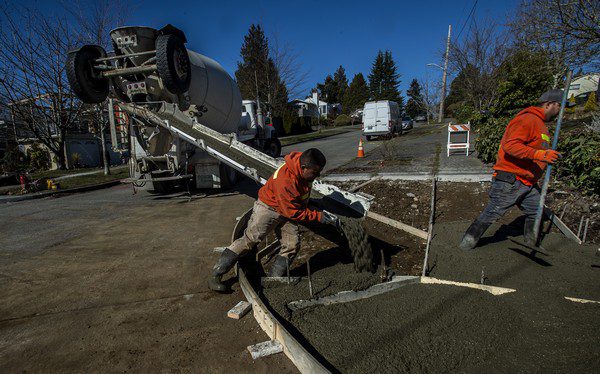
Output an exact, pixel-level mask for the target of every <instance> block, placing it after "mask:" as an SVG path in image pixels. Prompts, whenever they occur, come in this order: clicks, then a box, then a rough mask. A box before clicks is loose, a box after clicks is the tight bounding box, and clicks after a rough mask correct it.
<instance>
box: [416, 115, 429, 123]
mask: <svg viewBox="0 0 600 374" xmlns="http://www.w3.org/2000/svg"><path fill="white" fill-rule="evenodd" d="M425 121H427V117H425V116H417V117H416V118H415V122H425Z"/></svg>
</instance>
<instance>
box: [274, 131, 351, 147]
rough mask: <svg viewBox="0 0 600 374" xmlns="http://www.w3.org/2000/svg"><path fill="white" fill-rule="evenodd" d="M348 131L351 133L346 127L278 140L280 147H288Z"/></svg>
mask: <svg viewBox="0 0 600 374" xmlns="http://www.w3.org/2000/svg"><path fill="white" fill-rule="evenodd" d="M349 131H352V130H351V129H349V128H348V127H334V128H330V129H323V130H321V131H313V132H309V133H307V134H300V135H291V136H286V137H283V138H280V141H281V145H283V146H286V145H290V144H296V143H302V142H306V141H309V140H315V139H321V138H326V137H328V136H333V135H338V134H343V133H346V132H349Z"/></svg>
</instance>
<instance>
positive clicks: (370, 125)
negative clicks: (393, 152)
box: [362, 100, 402, 140]
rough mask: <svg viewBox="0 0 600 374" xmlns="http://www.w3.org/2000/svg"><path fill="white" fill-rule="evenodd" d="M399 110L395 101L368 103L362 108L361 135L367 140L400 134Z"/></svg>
mask: <svg viewBox="0 0 600 374" xmlns="http://www.w3.org/2000/svg"><path fill="white" fill-rule="evenodd" d="M401 132H402V128H401V125H400V109H399V108H398V103H397V102H395V101H389V100H381V101H369V102H366V103H365V106H364V108H363V129H362V133H363V135H365V138H366V139H367V140H371V139H372V138H373V137H374V136H393V135H394V134H397V133H401Z"/></svg>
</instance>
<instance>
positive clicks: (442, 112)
mask: <svg viewBox="0 0 600 374" xmlns="http://www.w3.org/2000/svg"><path fill="white" fill-rule="evenodd" d="M451 32H452V25H448V40H447V41H446V56H445V57H444V73H443V75H442V97H441V100H440V113H439V119H440V123H442V122H443V121H444V100H445V98H446V72H447V70H448V54H449V52H450V33H451Z"/></svg>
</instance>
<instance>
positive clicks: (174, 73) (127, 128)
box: [66, 25, 281, 192]
mask: <svg viewBox="0 0 600 374" xmlns="http://www.w3.org/2000/svg"><path fill="white" fill-rule="evenodd" d="M110 37H111V41H112V45H113V49H114V51H112V52H110V53H107V52H106V51H105V50H104V49H103V48H102V47H100V46H97V45H84V46H82V47H81V48H79V49H77V50H73V51H71V52H69V56H68V60H67V67H66V68H67V69H66V71H67V78H68V80H69V83H70V85H71V88H72V90H73V92H74V93H75V95H76V96H77V97H78V98H79V99H81V100H82V101H83V102H84V103H87V104H98V103H103V102H105V101H106V99H107V98H108V97H109V96H110V99H109V105H108V117H109V120H110V123H111V137H112V144H113V147H117V146H119V140H118V139H117V138H118V136H117V134H118V133H120V134H121V135H123V134H125V136H123V137H122V138H123V139H125V138H126V139H127V140H128V141H127V142H126V143H128V144H127V145H126V147H127V148H128V149H127V151H128V152H129V153H130V155H131V157H130V167H131V177H132V180H134V181H138V183H142V184H145V183H147V182H151V183H152V185H153V187H154V189H155V190H157V191H158V192H169V191H170V190H171V189H172V188H173V187H175V186H176V185H178V184H181V183H188V186H189V185H190V184H191V185H193V186H195V187H197V188H216V187H224V186H230V185H232V184H234V183H235V182H236V180H237V176H238V174H237V173H236V171H235V170H234V169H233V168H231V167H229V166H228V165H226V164H224V163H223V162H221V161H219V160H217V159H216V158H214V157H211V155H210V154H209V153H207V152H206V151H205V150H203V149H201V148H199V147H198V146H197V145H194V144H192V143H190V142H189V141H187V140H186V139H185V138H182V137H181V136H179V134H178V133H174V132H172V131H169V130H166V129H165V127H162V126H157V125H156V124H155V123H152V122H150V121H147V120H146V119H145V118H144V117H143V116H136V115H135V113H134V114H133V115H132V113H131V112H129V113H125V112H122V111H121V110H120V108H121V107H123V106H125V105H129V106H133V107H137V108H144V109H146V110H147V111H156V110H158V109H159V108H161V107H162V106H163V104H165V103H169V104H173V105H174V106H175V107H176V108H177V110H178V111H180V112H182V113H184V115H185V116H188V117H189V118H188V119H192V120H193V121H196V122H198V123H201V124H202V125H204V126H207V127H209V128H210V129H213V130H216V131H217V132H219V133H221V134H230V135H231V136H232V137H233V138H234V139H235V140H237V141H239V142H242V143H244V144H246V145H249V146H251V147H252V148H254V149H258V150H260V151H262V152H264V153H266V154H268V155H270V156H271V157H279V156H280V153H281V143H280V142H279V140H278V138H277V132H276V131H275V129H274V127H273V126H272V125H271V124H270V120H269V119H268V118H267V117H266V116H264V115H263V114H262V110H261V109H263V108H264V106H265V105H264V104H263V105H262V107H263V108H261V103H260V102H257V101H252V100H244V101H242V97H241V95H240V91H239V88H238V86H237V84H236V82H235V81H234V80H233V79H232V78H231V77H230V76H229V74H227V72H226V71H225V70H224V69H223V68H222V67H221V65H219V64H218V63H217V62H216V61H214V60H212V59H210V58H209V57H206V56H204V55H201V54H199V53H196V52H194V51H191V50H188V49H186V47H185V43H186V42H187V40H186V37H185V34H184V33H183V32H182V31H181V30H179V29H177V28H175V27H173V26H171V25H167V26H165V27H163V28H161V29H154V28H150V27H137V26H136V27H120V28H117V29H115V30H113V31H111V33H110ZM189 182H192V183H189Z"/></svg>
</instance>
